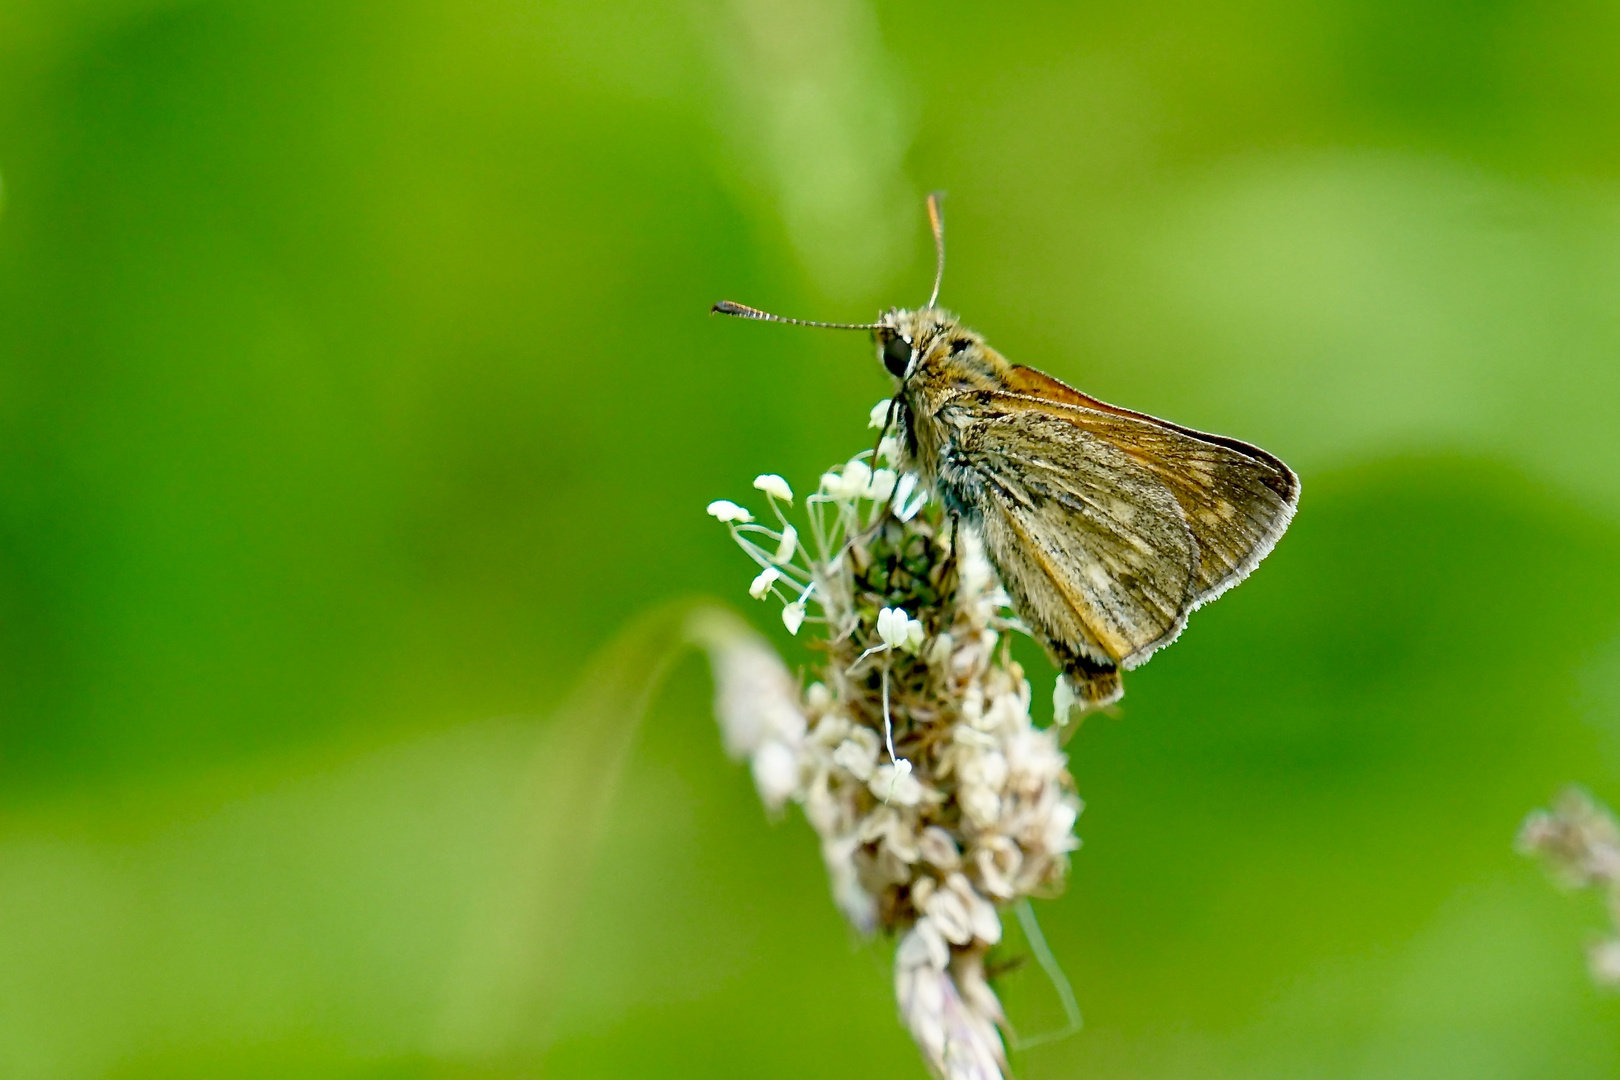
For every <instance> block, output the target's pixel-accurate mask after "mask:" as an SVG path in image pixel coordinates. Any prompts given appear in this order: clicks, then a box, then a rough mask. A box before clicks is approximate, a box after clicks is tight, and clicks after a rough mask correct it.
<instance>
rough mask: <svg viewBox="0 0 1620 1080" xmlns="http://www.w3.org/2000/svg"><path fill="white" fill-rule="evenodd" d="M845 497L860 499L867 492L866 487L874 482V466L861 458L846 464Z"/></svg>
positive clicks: (844, 473)
mask: <svg viewBox="0 0 1620 1080" xmlns="http://www.w3.org/2000/svg"><path fill="white" fill-rule="evenodd" d="M843 479H844V485H843V490H844V497H845V498H847V499H858V498H860V497H861V496H862V495H865V494H866V487H867V485H868V484H870V483H871V482H872V467H871V466H870V465H868V464H867V463H866V462H864V461H862V460H861V459H860V458H856V459H855V460H853V461H851V462H849V463H848V464H847V465H845V466H844V472H843Z"/></svg>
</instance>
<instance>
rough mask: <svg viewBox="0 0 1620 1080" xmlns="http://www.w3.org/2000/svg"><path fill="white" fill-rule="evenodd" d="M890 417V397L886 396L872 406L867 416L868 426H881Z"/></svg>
mask: <svg viewBox="0 0 1620 1080" xmlns="http://www.w3.org/2000/svg"><path fill="white" fill-rule="evenodd" d="M888 418H889V399H888V398H884V399H883V400H882V401H880V402H878V403H877V404H876V405H874V406H872V411H871V413H869V414H868V416H867V420H866V426H867V427H869V428H880V427H882V426H883V422H884V421H885V420H887V419H888Z"/></svg>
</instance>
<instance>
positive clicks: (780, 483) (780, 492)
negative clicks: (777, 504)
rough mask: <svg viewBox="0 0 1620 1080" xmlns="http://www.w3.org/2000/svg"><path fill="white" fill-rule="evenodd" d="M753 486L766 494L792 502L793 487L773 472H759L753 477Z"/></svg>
mask: <svg viewBox="0 0 1620 1080" xmlns="http://www.w3.org/2000/svg"><path fill="white" fill-rule="evenodd" d="M754 486H755V487H756V488H758V489H759V490H761V491H763V492H764V493H765V494H767V495H774V496H776V497H777V498H778V499H781V500H782V501H783V502H785V503H788V504H790V505H791V504H792V502H793V489H792V488H790V487H788V482H787V481H786V480H784V479H782V478H781V477H780V476H777V475H776V474H775V473H761V474H760V475H758V476H756V477H754Z"/></svg>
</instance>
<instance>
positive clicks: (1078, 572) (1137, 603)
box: [936, 391, 1198, 677]
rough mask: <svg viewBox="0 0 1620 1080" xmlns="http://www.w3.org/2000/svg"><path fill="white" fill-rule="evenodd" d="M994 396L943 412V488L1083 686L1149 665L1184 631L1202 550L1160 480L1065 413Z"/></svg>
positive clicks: (963, 400) (964, 397) (962, 401)
mask: <svg viewBox="0 0 1620 1080" xmlns="http://www.w3.org/2000/svg"><path fill="white" fill-rule="evenodd" d="M1023 405H1024V402H1022V401H1020V400H1019V399H1018V398H1016V397H1014V396H1013V395H1008V394H1001V393H997V392H995V391H980V392H974V393H967V394H961V395H958V396H956V397H954V398H952V399H951V401H950V402H949V403H947V404H946V405H945V406H944V408H942V409H941V410H940V411H939V412H938V413H937V414H936V419H938V420H940V421H941V422H942V423H943V425H944V427H945V429H946V430H947V431H949V432H950V435H951V438H950V443H951V449H950V452H949V453H947V454H946V455H945V458H944V459H943V460H942V462H941V467H940V470H939V481H940V483H941V486H942V487H944V488H945V489H946V496H947V499H948V501H951V502H954V503H956V504H958V505H961V506H963V507H964V508H967V509H968V510H969V511H970V513H971V514H972V515H973V516H974V517H975V518H976V519H977V524H978V525H979V527H980V530H981V532H982V533H983V537H984V542H985V549H986V554H988V555H989V557H990V560H991V561H992V562H993V563H994V564H995V566H996V569H997V571H998V572H999V574H1000V577H1001V580H1002V584H1003V585H1005V586H1006V588H1007V591H1008V593H1009V594H1011V596H1012V599H1013V603H1014V606H1015V607H1016V608H1017V609H1018V612H1019V614H1020V615H1021V616H1022V617H1023V618H1024V621H1025V622H1026V623H1028V624H1029V625H1030V628H1031V629H1032V630H1034V631H1035V633H1036V635H1037V636H1038V637H1039V638H1040V639H1041V640H1042V641H1043V642H1044V643H1045V644H1046V646H1047V649H1048V651H1049V652H1050V653H1051V654H1052V656H1053V658H1054V659H1055V660H1056V661H1057V662H1058V663H1059V664H1060V665H1061V666H1063V668H1064V669H1065V670H1066V671H1068V672H1070V674H1071V675H1075V676H1077V677H1086V676H1087V673H1089V672H1100V671H1104V670H1108V671H1111V670H1112V669H1113V668H1115V667H1117V666H1120V665H1123V664H1129V663H1130V662H1131V661H1132V660H1134V659H1135V658H1137V657H1143V658H1145V657H1146V655H1147V654H1149V653H1151V652H1152V651H1153V650H1154V649H1155V648H1157V647H1158V646H1159V645H1160V644H1162V643H1164V642H1165V641H1167V640H1169V639H1170V638H1173V637H1174V636H1175V635H1176V633H1177V632H1179V631H1180V629H1181V627H1182V625H1183V623H1184V622H1185V620H1186V613H1187V611H1188V610H1189V609H1190V606H1191V603H1192V598H1193V597H1194V595H1195V594H1196V591H1197V579H1198V547H1197V542H1196V541H1195V540H1194V539H1193V536H1192V532H1191V530H1190V529H1189V528H1188V527H1187V524H1186V521H1185V520H1184V519H1183V515H1182V513H1181V508H1180V506H1179V504H1178V503H1177V502H1176V500H1175V497H1174V496H1173V495H1172V494H1171V492H1170V491H1169V489H1168V488H1166V487H1165V485H1164V484H1163V483H1162V482H1161V481H1160V480H1159V479H1158V477H1157V476H1156V475H1155V474H1154V472H1153V471H1152V470H1150V469H1148V468H1147V467H1145V466H1143V465H1142V464H1140V463H1138V462H1136V461H1133V460H1132V459H1131V457H1130V456H1129V455H1128V454H1126V453H1125V452H1124V451H1123V450H1121V449H1120V448H1119V447H1117V446H1115V445H1114V444H1113V443H1111V442H1109V441H1108V440H1106V439H1102V438H1100V437H1098V436H1097V435H1095V434H1093V433H1092V432H1089V431H1087V430H1086V429H1084V428H1083V427H1081V426H1079V425H1077V424H1075V423H1074V422H1073V421H1072V420H1071V419H1069V418H1068V417H1066V416H1063V415H1055V414H1052V413H1049V412H1043V411H1041V410H1038V409H1030V408H1025V407H1023Z"/></svg>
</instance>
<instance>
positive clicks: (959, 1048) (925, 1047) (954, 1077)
mask: <svg viewBox="0 0 1620 1080" xmlns="http://www.w3.org/2000/svg"><path fill="white" fill-rule="evenodd" d="M927 926H928V920H927V919H923V920H920V921H919V922H918V923H917V925H916V926H914V927H913V928H912V929H911V930H910V931H909V932H908V933H907V934H906V936H905V937H903V938H901V939H900V947H899V948H898V949H897V950H895V957H894V993H895V997H896V999H897V1000H898V1001H899V1003H900V1016H901V1019H903V1020H904V1021H905V1024H906V1027H907V1028H908V1029H910V1031H911V1037H912V1038H913V1039H915V1040H916V1042H917V1048H918V1049H919V1050H921V1051H922V1055H923V1059H924V1060H925V1061H927V1063H928V1067H929V1069H930V1071H932V1073H933V1074H934V1075H935V1076H937V1077H940V1078H941V1080H1001V1078H1002V1076H1003V1075H1005V1073H1004V1070H1005V1068H1006V1064H1007V1059H1006V1056H1005V1054H1004V1052H1003V1051H1002V1047H1001V1036H1000V1035H999V1034H997V1032H996V1017H995V1016H989V1015H986V1014H985V1013H983V1012H982V1011H980V1010H979V1009H977V1008H975V1007H974V1005H972V1004H969V1002H968V1001H967V1000H965V999H964V996H963V994H962V993H961V992H960V991H959V990H958V988H957V985H956V982H955V981H954V980H953V979H952V977H951V973H950V971H949V970H948V969H947V964H946V962H941V963H935V960H936V959H937V958H938V953H937V952H936V950H935V948H934V946H933V941H932V940H930V938H934V939H937V935H938V931H937V930H934V931H933V932H932V934H930V931H929V930H928V929H927ZM944 955H945V956H946V958H947V962H948V959H949V955H950V954H949V950H945V952H944Z"/></svg>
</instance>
